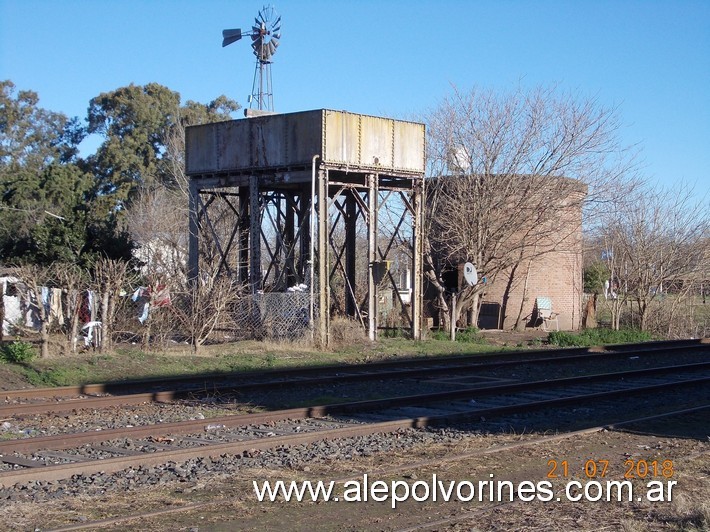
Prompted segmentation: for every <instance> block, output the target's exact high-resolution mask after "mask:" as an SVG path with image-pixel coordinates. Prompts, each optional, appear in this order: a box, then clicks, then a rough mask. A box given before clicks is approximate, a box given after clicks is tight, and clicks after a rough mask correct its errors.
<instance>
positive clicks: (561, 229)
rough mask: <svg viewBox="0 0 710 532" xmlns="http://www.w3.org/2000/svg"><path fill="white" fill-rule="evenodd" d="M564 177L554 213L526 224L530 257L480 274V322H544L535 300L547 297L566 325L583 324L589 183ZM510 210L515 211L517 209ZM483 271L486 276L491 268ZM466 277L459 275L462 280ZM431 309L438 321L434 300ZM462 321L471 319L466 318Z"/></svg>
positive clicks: (508, 325) (510, 325)
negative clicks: (584, 225) (537, 224)
mask: <svg viewBox="0 0 710 532" xmlns="http://www.w3.org/2000/svg"><path fill="white" fill-rule="evenodd" d="M524 178H525V177H524V176H521V177H520V179H524ZM558 183H559V190H560V196H559V200H558V201H556V204H555V206H554V209H551V212H552V215H551V216H548V217H547V218H546V221H545V222H544V224H541V225H540V227H539V228H535V229H534V230H533V231H531V230H530V229H529V228H525V234H526V236H525V238H526V239H528V241H529V242H530V245H529V246H526V248H527V249H525V251H524V255H525V258H523V260H521V261H520V262H519V263H517V264H516V265H515V266H512V267H509V268H505V269H502V270H500V271H499V272H498V273H497V275H496V276H495V278H494V279H489V278H486V279H485V281H484V280H483V279H480V280H479V283H482V282H483V283H484V285H483V292H482V294H481V300H482V304H481V308H480V313H479V319H478V323H477V325H478V327H479V328H481V329H514V328H515V327H516V324H519V325H518V327H526V328H527V327H539V326H540V325H541V320H540V319H539V317H538V315H537V312H536V308H535V303H536V299H537V298H541V297H544V298H549V299H550V300H551V301H552V306H553V310H554V311H555V312H556V313H557V314H558V322H559V328H560V330H576V329H579V328H580V327H581V324H582V296H583V278H582V274H583V261H582V200H583V199H584V196H585V195H586V187H585V186H584V185H581V184H580V183H579V182H577V181H573V180H570V179H565V178H559V181H558ZM433 215H436V214H433ZM505 215H507V216H510V217H515V216H516V212H509V213H506V214H505ZM434 254H436V250H434ZM461 262H463V260H462V261H461ZM461 265H462V264H459V265H458V266H459V268H460V267H461ZM481 273H482V275H481V277H483V275H485V272H481ZM460 279H461V278H460V275H459V283H460V282H461V281H460ZM459 286H461V285H460V284H459ZM428 293H430V292H428ZM428 310H429V313H428V314H429V315H430V316H432V317H434V323H436V322H437V320H436V311H435V310H434V308H433V305H429V306H428ZM459 325H460V326H461V325H465V324H464V323H461V319H460V321H459Z"/></svg>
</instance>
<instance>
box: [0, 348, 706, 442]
mask: <svg viewBox="0 0 710 532" xmlns="http://www.w3.org/2000/svg"><path fill="white" fill-rule="evenodd" d="M708 367H710V362H702V363H698V364H682V365H677V366H662V367H655V368H645V369H641V370H632V371H622V372H614V373H600V374H596V375H583V376H579V377H566V378H563V379H554V380H539V381H531V382H521V383H510V384H508V383H506V384H493V385H489V386H482V387H480V388H475V389H472V388H466V389H459V390H452V391H446V392H434V393H427V394H418V395H406V396H398V397H390V398H386V399H371V400H365V401H354V402H349V403H335V404H327V405H315V406H307V407H300V408H289V409H285V410H275V411H272V412H258V413H254V414H243V415H226V416H219V417H213V418H209V419H199V420H189V421H177V422H171V423H159V424H151V425H140V426H134V427H131V428H117V429H106V430H99V431H87V432H79V433H70V434H57V435H52V436H37V437H32V438H19V439H15V440H6V441H2V442H0V455H3V454H6V453H9V452H28V451H36V450H41V449H49V448H51V449H53V450H59V449H68V448H71V447H73V446H78V445H84V444H87V443H95V442H99V441H106V440H110V439H115V438H123V437H130V438H143V437H148V436H154V435H156V434H162V435H175V434H187V433H190V432H201V431H202V430H203V429H204V427H205V425H206V424H219V425H224V426H225V427H239V426H243V425H251V424H263V423H269V422H272V421H282V420H286V419H306V418H314V417H322V416H326V415H336V414H349V413H353V412H366V411H372V410H377V409H381V408H391V407H396V406H408V405H412V404H421V403H431V402H437V401H446V400H458V399H469V398H471V397H482V396H491V395H497V394H507V393H511V392H521V391H531V390H538V389H541V388H553V387H560V386H567V385H574V384H586V383H590V382H597V381H605V380H610V379H626V378H629V377H640V376H647V375H654V374H659V373H661V374H662V373H666V372H668V371H671V370H683V371H687V370H691V371H692V370H701V369H706V368H708ZM602 393H604V392H602Z"/></svg>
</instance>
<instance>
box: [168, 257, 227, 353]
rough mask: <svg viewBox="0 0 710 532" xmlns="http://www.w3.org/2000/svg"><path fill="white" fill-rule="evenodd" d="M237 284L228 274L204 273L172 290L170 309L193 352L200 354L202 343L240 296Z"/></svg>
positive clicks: (224, 317) (224, 318)
mask: <svg viewBox="0 0 710 532" xmlns="http://www.w3.org/2000/svg"><path fill="white" fill-rule="evenodd" d="M239 293H240V291H239V287H238V286H237V285H236V283H234V281H232V280H231V279H230V278H229V277H228V276H218V275H216V274H215V275H207V274H206V273H205V272H204V271H203V272H201V274H200V278H199V279H196V280H194V281H192V282H190V283H183V284H182V288H181V289H178V290H175V291H174V292H173V297H172V304H171V305H170V307H168V308H169V310H170V312H171V313H172V315H173V316H174V318H175V320H176V321H177V323H178V325H179V326H180V328H181V330H183V331H185V333H187V334H188V335H189V337H190V344H191V345H192V350H193V353H195V354H199V352H200V349H201V347H202V345H203V344H204V343H205V341H206V340H207V338H208V337H209V336H210V335H211V334H212V333H213V332H214V330H215V328H216V327H217V326H218V325H219V324H220V323H221V322H223V321H224V320H226V315H227V313H228V312H229V311H230V310H231V309H232V308H233V306H234V304H235V303H236V302H237V300H238V299H239Z"/></svg>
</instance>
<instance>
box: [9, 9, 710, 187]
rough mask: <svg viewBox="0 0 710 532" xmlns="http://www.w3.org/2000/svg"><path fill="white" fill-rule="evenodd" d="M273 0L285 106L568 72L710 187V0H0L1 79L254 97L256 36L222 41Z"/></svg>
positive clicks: (565, 81) (657, 153)
mask: <svg viewBox="0 0 710 532" xmlns="http://www.w3.org/2000/svg"><path fill="white" fill-rule="evenodd" d="M267 3H268V4H273V5H274V6H275V8H276V10H277V11H278V12H279V14H280V15H281V16H282V22H283V30H282V33H283V35H282V39H281V46H280V47H279V49H278V52H277V53H276V55H275V58H274V64H273V67H272V72H273V90H274V102H275V108H276V110H277V111H280V112H292V111H301V110H307V109H318V108H332V109H343V110H347V111H352V112H355V113H363V114H373V115H384V116H393V117H399V118H410V117H412V116H415V115H419V114H422V113H424V112H426V111H427V110H428V109H430V108H432V107H433V106H435V105H436V103H437V102H438V101H439V100H440V99H441V98H442V97H443V96H445V95H446V94H447V93H449V91H450V90H451V86H452V85H455V86H457V87H459V88H461V89H469V88H471V87H473V86H478V87H482V88H493V89H496V90H497V89H500V90H511V89H513V88H514V87H516V86H517V84H518V83H522V84H523V85H524V86H531V87H532V86H537V85H546V86H547V85H551V84H558V85H560V86H561V87H562V88H564V89H567V90H570V91H576V92H578V93H579V94H580V95H581V96H582V97H596V98H598V100H599V102H600V103H601V104H603V105H607V106H618V107H619V112H620V115H621V118H622V121H623V123H624V124H625V127H624V129H623V131H622V132H621V136H622V140H623V141H624V143H626V144H637V143H638V144H639V145H640V146H641V148H642V150H643V151H642V158H643V160H644V161H645V174H646V175H647V176H648V177H649V178H650V179H652V180H655V181H657V182H661V183H664V184H671V183H672V182H673V181H675V180H681V179H682V180H685V181H687V182H690V183H693V184H695V186H696V192H699V193H700V194H701V195H703V194H707V193H708V191H709V190H710V0H694V1H693V0H675V1H672V0H664V1H660V0H644V1H630V0H613V1H612V0H607V1H604V0H597V1H592V0H587V1H574V0H567V1H552V0H548V1H545V0H540V1H532V0H529V1H522V0H486V1H464V0H460V1H455V0H438V1H424V0H377V1H376V0H359V1H354V0H353V1H349V2H345V1H336V0H322V1H317V0H298V1H297V0H278V1H276V0H274V1H273V2H262V1H252V0H240V1H237V0H231V1H226V0H202V1H198V0H190V1H188V0H170V1H168V0H124V1H109V0H61V1H59V0H57V1H52V0H0V79H10V80H12V81H13V82H14V83H15V85H17V87H18V89H31V90H34V91H36V92H37V93H38V94H39V96H40V105H41V106H42V107H45V108H47V109H50V110H53V111H60V112H63V113H65V114H67V115H69V116H79V117H80V118H85V116H86V109H87V107H88V102H89V100H90V99H91V98H93V97H94V96H97V95H98V94H100V93H101V92H106V91H111V90H114V89H117V88H119V87H122V86H125V85H128V84H129V83H135V84H145V83H148V82H153V81H154V82H158V83H160V84H163V85H165V86H167V87H169V88H170V89H172V90H175V91H177V92H179V93H180V94H181V96H182V100H183V102H184V101H186V100H188V99H191V100H196V101H199V102H203V103H207V102H209V101H210V100H212V99H214V98H215V97H217V96H218V95H220V94H225V95H227V96H229V97H231V98H233V99H235V100H237V101H238V102H239V103H241V104H242V105H244V106H247V107H248V104H247V103H246V101H247V95H248V94H249V93H250V92H251V86H252V79H253V75H254V61H255V59H254V56H253V55H252V53H251V47H250V46H249V42H248V41H245V40H243V41H240V42H237V43H235V44H232V45H230V46H228V47H226V48H222V47H221V32H222V29H225V28H242V29H244V30H246V29H248V28H250V26H251V24H252V21H253V18H254V16H255V15H256V14H257V12H258V11H259V9H260V8H261V7H262V6H263V5H264V4H267Z"/></svg>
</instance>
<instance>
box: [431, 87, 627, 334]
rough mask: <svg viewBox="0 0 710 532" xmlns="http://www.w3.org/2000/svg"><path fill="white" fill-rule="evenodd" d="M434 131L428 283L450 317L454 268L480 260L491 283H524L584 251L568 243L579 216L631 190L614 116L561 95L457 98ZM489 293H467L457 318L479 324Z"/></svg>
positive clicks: (438, 116) (440, 113)
mask: <svg viewBox="0 0 710 532" xmlns="http://www.w3.org/2000/svg"><path fill="white" fill-rule="evenodd" d="M427 123H428V139H427V148H428V152H429V153H428V158H429V164H430V168H429V173H430V175H431V176H432V178H433V179H430V180H429V183H428V189H427V195H428V202H427V205H428V212H427V231H426V243H425V246H426V248H427V249H428V254H427V256H426V257H425V275H426V277H427V279H428V281H429V282H430V284H431V286H433V287H434V288H435V289H436V290H437V293H438V303H439V306H440V307H441V308H442V309H443V310H444V311H445V312H444V316H446V315H447V314H448V310H449V309H448V301H447V297H446V291H445V290H446V287H445V285H444V281H443V273H444V271H445V270H446V268H447V267H448V268H450V267H452V266H455V265H456V264H458V263H459V262H464V261H470V262H473V263H474V264H475V266H476V268H477V270H478V272H479V276H481V277H486V278H487V280H488V281H489V282H492V281H494V280H495V279H496V277H497V276H499V275H500V274H501V273H502V272H506V273H507V274H508V275H513V274H516V273H517V274H522V275H523V276H524V272H525V270H526V268H525V263H526V261H530V260H532V259H533V258H535V257H537V256H540V255H541V254H544V253H548V252H550V251H554V250H556V249H558V248H559V246H560V245H561V244H562V243H565V242H567V244H568V245H574V246H576V245H577V242H570V240H569V239H571V238H575V235H576V234H577V233H578V232H579V230H580V224H581V219H579V216H578V215H575V214H574V213H578V212H581V210H582V208H583V207H586V206H590V205H596V206H598V207H603V206H605V205H606V204H607V203H609V202H610V201H611V200H612V199H613V198H615V197H616V196H617V195H618V194H619V193H622V194H623V193H624V189H625V188H626V187H627V186H629V187H630V185H631V184H632V183H630V182H629V181H627V180H626V179H623V178H624V176H626V175H627V174H628V171H629V169H630V168H631V163H632V158H631V157H629V152H628V151H626V150H624V149H622V147H621V146H620V145H619V143H618V139H617V136H616V133H617V130H618V128H619V120H618V117H617V114H616V112H615V110H614V109H606V108H603V107H601V106H599V105H598V103H597V102H596V101H595V100H584V99H579V100H578V99H576V98H574V97H573V96H571V95H564V94H561V93H559V92H558V91H557V90H556V89H555V88H550V89H545V88H541V89H536V90H533V91H529V92H526V91H523V90H522V89H518V90H517V91H515V92H513V93H512V94H507V95H497V94H495V93H493V92H492V91H489V92H485V91H478V90H475V89H474V90H471V91H470V92H467V93H462V92H459V91H454V92H453V94H452V95H451V96H450V97H448V98H446V99H445V100H443V101H442V102H441V104H440V105H439V106H438V107H437V108H436V109H435V110H434V111H433V112H431V113H430V114H429V116H428V119H427ZM560 213H567V214H565V215H564V216H563V217H562V220H566V221H567V223H560V219H561V217H560ZM565 216H566V218H565ZM516 270H517V272H516ZM483 290H485V285H484V284H482V283H479V284H477V285H476V286H473V287H464V288H463V289H459V290H458V293H457V294H456V295H457V300H458V302H459V305H458V306H457V307H458V308H457V310H458V313H457V315H456V316H454V317H453V319H455V320H456V319H457V318H458V316H459V315H460V313H461V312H463V311H465V310H468V309H471V310H472V311H473V312H472V321H473V322H474V323H475V322H476V319H477V313H478V304H479V296H480V294H481V292H482V291H483ZM518 318H519V319H518V323H520V322H521V319H520V312H519V313H518Z"/></svg>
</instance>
